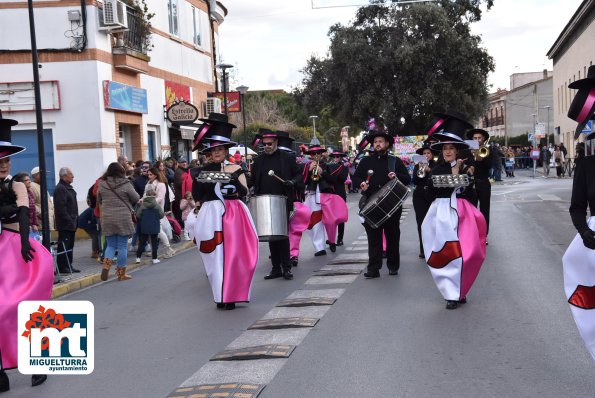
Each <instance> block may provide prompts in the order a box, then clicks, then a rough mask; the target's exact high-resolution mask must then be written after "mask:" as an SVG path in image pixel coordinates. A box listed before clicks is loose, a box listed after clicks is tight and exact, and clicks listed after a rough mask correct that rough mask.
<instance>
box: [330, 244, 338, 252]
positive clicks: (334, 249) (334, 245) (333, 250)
mask: <svg viewBox="0 0 595 398" xmlns="http://www.w3.org/2000/svg"><path fill="white" fill-rule="evenodd" d="M329 246H330V248H331V252H333V253H334V252H336V251H337V245H336V244H335V243H331V244H329Z"/></svg>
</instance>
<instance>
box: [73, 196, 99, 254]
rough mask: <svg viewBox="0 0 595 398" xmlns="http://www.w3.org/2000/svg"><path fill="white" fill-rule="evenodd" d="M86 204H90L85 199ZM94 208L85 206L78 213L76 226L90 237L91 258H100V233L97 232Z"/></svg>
mask: <svg viewBox="0 0 595 398" xmlns="http://www.w3.org/2000/svg"><path fill="white" fill-rule="evenodd" d="M87 205H90V203H89V200H88V199H87ZM94 211H95V209H93V208H92V207H90V206H89V207H87V208H86V209H85V211H83V212H82V213H81V214H80V215H79V221H78V227H79V228H80V229H82V230H84V231H85V232H86V233H87V234H88V235H89V236H90V237H91V258H100V257H102V256H101V254H100V251H101V250H100V249H101V234H100V233H99V225H98V224H97V217H95V214H94Z"/></svg>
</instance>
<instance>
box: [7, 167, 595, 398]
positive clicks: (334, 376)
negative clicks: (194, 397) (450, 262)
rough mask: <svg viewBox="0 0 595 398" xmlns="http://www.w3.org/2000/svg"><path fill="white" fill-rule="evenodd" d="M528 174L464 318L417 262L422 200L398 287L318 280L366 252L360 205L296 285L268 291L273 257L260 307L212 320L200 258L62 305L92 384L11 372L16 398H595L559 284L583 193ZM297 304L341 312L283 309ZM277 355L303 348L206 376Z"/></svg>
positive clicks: (500, 221)
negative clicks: (271, 322) (267, 321)
mask: <svg viewBox="0 0 595 398" xmlns="http://www.w3.org/2000/svg"><path fill="white" fill-rule="evenodd" d="M524 174H527V173H525V172H523V171H520V172H517V173H516V175H517V176H518V177H517V178H515V179H509V180H507V181H505V182H504V183H502V184H499V185H495V186H494V187H493V200H492V222H491V229H490V237H489V243H490V244H489V246H488V249H487V253H488V254H487V260H486V262H485V264H484V266H483V268H482V271H481V273H480V275H479V277H478V279H477V281H476V283H475V285H474V287H473V289H472V290H471V292H470V294H469V295H468V300H469V302H468V303H467V304H466V305H464V306H462V307H461V308H459V309H457V310H455V311H447V310H445V308H444V301H443V300H442V297H441V296H440V294H439V292H438V290H437V289H436V287H435V285H434V283H433V281H432V278H431V276H430V273H429V271H428V270H427V266H426V265H425V263H424V261H423V260H420V259H418V258H417V253H418V241H417V233H416V226H415V217H414V213H413V211H412V210H410V211H407V209H410V208H411V207H412V206H411V203H410V202H409V203H406V204H405V209H406V210H405V211H404V217H403V222H402V225H401V230H402V238H401V270H400V272H399V275H398V276H396V277H394V276H388V272H387V270H386V268H384V269H383V270H382V271H381V274H382V277H381V278H379V279H374V280H366V279H364V278H363V275H359V276H353V277H351V276H348V277H333V278H335V279H326V280H324V278H322V277H314V278H311V277H312V272H313V271H315V270H318V269H320V268H321V267H323V266H325V265H326V264H327V263H328V262H329V261H331V260H332V259H333V258H337V257H339V258H355V257H361V256H362V255H365V253H366V252H365V247H366V246H365V245H364V244H363V242H362V239H361V237H362V235H364V231H363V228H362V227H361V225H359V223H358V222H357V218H356V217H355V208H354V207H353V206H354V205H355V201H356V200H357V198H356V197H355V196H354V195H352V197H351V199H350V201H351V202H352V203H351V206H352V208H351V213H350V215H351V219H350V222H349V225H348V227H347V229H346V238H345V243H346V245H345V246H344V247H343V248H340V249H339V250H338V252H337V253H336V254H334V255H331V254H330V252H329V255H328V256H326V257H316V258H314V257H313V250H312V247H311V244H310V243H309V241H308V239H307V238H305V239H304V240H303V241H302V256H301V261H300V265H299V266H298V268H297V269H295V270H294V274H295V279H294V280H293V281H283V280H273V281H264V280H263V276H264V275H265V274H266V273H267V272H268V270H269V266H268V265H267V262H268V259H267V257H268V250H266V248H265V249H264V250H261V259H260V262H259V266H258V269H257V272H256V277H255V280H254V286H253V291H254V295H253V301H252V302H251V303H250V304H245V305H239V306H238V308H237V309H236V310H234V311H221V310H217V309H216V308H215V305H214V303H213V302H212V297H211V293H210V288H209V285H208V282H207V279H206V277H205V272H204V269H203V267H202V264H201V263H200V259H199V256H198V253H197V252H196V251H195V250H191V251H189V252H186V253H184V254H181V255H179V256H176V257H175V258H174V259H170V260H167V261H163V262H162V263H161V264H158V265H155V266H149V267H145V268H142V269H140V270H139V271H137V272H134V274H133V276H134V279H133V280H131V281H128V282H125V283H118V282H107V283H103V284H101V285H98V286H94V287H91V288H89V289H87V290H83V291H80V292H77V293H75V294H73V295H70V296H67V297H64V298H63V299H65V300H90V301H92V302H93V303H94V305H95V314H96V319H95V324H96V341H95V352H96V359H95V371H94V372H93V373H92V374H91V375H88V376H53V377H50V378H49V379H48V381H47V382H46V383H45V384H44V385H43V386H40V387H36V388H31V387H29V386H28V383H29V378H28V377H26V376H23V375H20V374H18V373H16V371H10V372H9V375H10V377H11V387H12V391H11V392H10V393H8V394H7V397H81V396H85V397H124V396H126V397H165V396H167V395H168V394H169V393H171V392H172V391H173V390H174V389H176V388H177V387H178V386H181V385H184V386H192V385H196V384H201V383H219V382H231V381H239V382H254V383H260V384H265V385H266V388H265V389H264V391H263V392H262V394H261V395H260V396H261V397H436V396H439V397H538V396H539V397H563V396H573V397H592V396H593V395H594V393H595V379H594V378H593V370H594V367H593V364H592V361H591V359H590V356H589V355H588V353H587V351H586V350H585V348H584V346H583V343H582V341H581V339H580V337H579V335H578V332H577V330H576V326H575V325H574V322H573V320H572V316H571V314H570V310H569V308H568V305H567V303H566V300H565V297H564V292H563V285H562V265H561V257H562V254H563V252H564V250H565V248H566V246H567V245H568V243H569V242H570V241H571V239H572V237H573V236H574V231H573V228H572V225H571V223H570V218H569V216H568V211H567V209H568V200H569V198H570V188H571V181H570V180H568V179H565V180H557V179H552V178H550V179H542V178H536V179H531V178H528V177H525V176H524ZM527 175H528V174H527ZM364 240H365V239H364ZM362 266H364V264H359V265H357V264H356V265H350V266H349V267H353V268H358V267H359V268H361V267H362ZM345 267H348V266H345ZM321 278H322V279H321ZM327 278H328V277H327ZM290 295H291V296H292V297H305V296H308V295H310V296H328V297H336V298H337V301H336V303H335V304H334V305H332V306H325V307H315V308H303V309H298V310H293V309H279V308H275V305H276V304H277V303H278V302H279V301H280V300H282V299H284V298H286V297H288V296H290ZM289 315H308V316H315V317H317V318H320V321H319V322H318V324H317V325H316V326H315V327H313V328H308V329H292V330H288V331H277V332H262V331H252V330H247V328H248V327H249V326H250V325H251V324H253V323H254V322H255V321H256V320H258V319H261V318H263V317H264V318H275V317H278V316H289ZM266 343H284V344H292V345H295V346H296V348H295V350H294V351H293V353H292V354H291V356H290V357H289V358H288V359H267V360H253V361H242V362H241V363H239V362H235V363H234V362H209V359H210V358H211V357H212V356H213V355H214V354H216V353H218V352H220V351H221V350H223V349H225V348H226V347H228V346H229V347H246V346H250V345H258V344H266Z"/></svg>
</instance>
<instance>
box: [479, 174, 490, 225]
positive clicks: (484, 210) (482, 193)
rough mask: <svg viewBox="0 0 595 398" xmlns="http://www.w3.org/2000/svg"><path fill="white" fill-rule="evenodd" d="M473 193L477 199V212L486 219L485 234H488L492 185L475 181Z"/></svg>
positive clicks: (487, 182)
mask: <svg viewBox="0 0 595 398" xmlns="http://www.w3.org/2000/svg"><path fill="white" fill-rule="evenodd" d="M475 191H476V192H477V199H479V211H480V212H481V214H483V217H484V218H485V219H486V225H487V232H488V233H489V232H490V199H491V197H492V184H490V180H488V179H485V180H484V179H481V180H475Z"/></svg>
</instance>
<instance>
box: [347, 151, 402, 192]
mask: <svg viewBox="0 0 595 398" xmlns="http://www.w3.org/2000/svg"><path fill="white" fill-rule="evenodd" d="M389 157H390V158H392V161H394V162H395V170H394V172H395V173H396V174H397V178H398V179H399V181H401V182H402V183H403V184H404V185H409V182H410V181H411V176H409V172H408V171H407V168H406V167H405V165H404V164H403V161H402V160H401V159H400V158H398V157H395V156H392V155H386V154H385V155H380V156H378V155H376V154H374V155H371V156H366V157H364V158H362V160H361V161H360V162H359V165H358V166H357V169H355V174H354V175H353V183H354V184H355V186H359V185H360V184H361V183H362V182H363V181H366V180H367V178H368V170H373V171H374V174H373V175H372V177H371V178H370V186H369V187H368V189H366V190H365V191H363V192H362V194H363V195H365V196H367V197H368V198H369V197H370V196H371V195H372V194H373V193H375V192H377V191H379V190H380V188H382V187H383V186H384V185H385V184H386V183H387V182H388V181H389V180H390V179H389V178H388V173H389V172H390V171H389Z"/></svg>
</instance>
